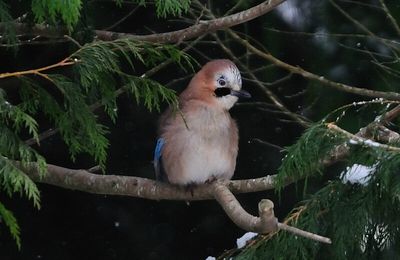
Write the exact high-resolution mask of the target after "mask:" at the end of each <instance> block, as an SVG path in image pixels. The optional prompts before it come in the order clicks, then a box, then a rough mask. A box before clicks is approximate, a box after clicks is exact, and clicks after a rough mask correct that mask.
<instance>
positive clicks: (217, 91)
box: [154, 59, 250, 186]
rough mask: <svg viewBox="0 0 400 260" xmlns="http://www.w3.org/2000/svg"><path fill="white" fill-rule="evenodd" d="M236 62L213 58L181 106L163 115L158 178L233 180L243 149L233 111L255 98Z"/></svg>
mask: <svg viewBox="0 0 400 260" xmlns="http://www.w3.org/2000/svg"><path fill="white" fill-rule="evenodd" d="M241 88H242V78H241V76H240V72H239V70H238V68H237V67H236V65H235V64H234V63H233V62H231V61H230V60H224V59H221V60H213V61H210V62H208V63H207V64H206V65H204V66H203V68H202V69H201V70H200V71H199V72H197V74H196V75H195V76H194V77H193V78H192V80H191V81H190V83H189V85H188V87H187V88H186V89H185V90H184V91H183V92H182V93H181V94H180V96H179V109H180V111H179V112H178V111H174V110H173V109H171V108H170V109H168V110H167V111H166V112H165V113H164V114H163V115H162V117H161V120H160V125H159V135H160V138H159V139H158V141H157V145H156V149H155V152H154V167H155V171H156V177H157V180H160V181H164V182H169V183H171V184H176V185H182V186H188V185H193V184H194V185H195V184H201V183H205V182H210V181H213V180H215V179H231V178H232V176H233V172H234V170H235V166H236V156H237V153H238V139H239V138H238V128H237V125H236V123H235V121H234V120H233V119H232V118H231V116H230V114H229V112H228V111H229V109H230V108H231V107H232V106H233V105H234V104H235V103H236V101H237V100H238V98H239V97H245V98H249V97H250V94H249V93H248V92H247V91H244V90H242V89H241Z"/></svg>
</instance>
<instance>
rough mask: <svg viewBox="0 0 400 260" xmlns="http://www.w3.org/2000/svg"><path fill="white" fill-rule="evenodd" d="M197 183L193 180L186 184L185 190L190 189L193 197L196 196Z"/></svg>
mask: <svg viewBox="0 0 400 260" xmlns="http://www.w3.org/2000/svg"><path fill="white" fill-rule="evenodd" d="M196 186H197V185H196V184H195V183H194V182H192V183H189V184H187V185H186V186H185V191H186V192H189V191H190V194H192V197H193V196H194V188H195V187H196Z"/></svg>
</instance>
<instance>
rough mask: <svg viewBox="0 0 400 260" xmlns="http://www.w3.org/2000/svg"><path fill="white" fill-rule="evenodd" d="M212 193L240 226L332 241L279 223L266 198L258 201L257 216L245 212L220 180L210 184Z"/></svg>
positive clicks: (265, 231) (319, 240) (264, 232)
mask: <svg viewBox="0 0 400 260" xmlns="http://www.w3.org/2000/svg"><path fill="white" fill-rule="evenodd" d="M212 189H213V194H214V197H215V199H216V200H217V201H218V203H219V204H220V205H221V206H222V208H223V209H224V211H225V213H226V214H227V215H228V216H229V218H230V219H231V220H232V221H233V222H234V223H235V224H236V225H237V226H238V227H240V228H242V229H244V230H246V231H251V232H256V233H260V234H268V233H271V232H276V231H278V230H285V231H288V232H291V233H293V234H295V235H298V236H302V237H305V238H308V239H312V240H315V241H318V242H322V243H327V244H331V243H332V241H331V240H330V239H329V238H327V237H323V236H320V235H317V234H313V233H310V232H307V231H304V230H301V229H298V228H295V227H291V226H288V225H286V224H283V223H279V222H278V220H277V218H276V217H275V215H274V204H273V202H272V201H270V200H268V199H263V200H261V201H260V202H259V203H258V214H259V217H256V216H253V215H251V214H249V213H247V212H246V211H245V210H244V209H243V207H242V206H241V205H240V203H239V201H237V199H236V198H235V196H234V195H233V194H232V192H231V191H230V190H229V189H228V188H227V187H226V185H225V184H223V183H222V182H220V181H216V182H214V183H213V184H212Z"/></svg>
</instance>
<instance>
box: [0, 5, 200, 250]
mask: <svg viewBox="0 0 400 260" xmlns="http://www.w3.org/2000/svg"><path fill="white" fill-rule="evenodd" d="M175 2H177V1H169V2H168V3H163V4H165V5H163V7H159V6H161V5H162V3H160V2H158V4H157V6H158V8H159V9H157V10H158V11H159V12H161V11H162V12H161V13H160V15H166V14H169V13H170V12H173V13H174V14H180V12H181V11H179V10H183V8H187V7H188V5H185V4H184V3H189V2H188V1H185V2H182V4H179V5H178V6H177V7H176V8H175V9H171V6H170V5H172V4H173V3H175ZM140 3H142V2H141V1H140ZM80 8H81V1H79V0H76V1H40V0H34V1H32V11H33V12H34V14H35V17H36V20H37V21H38V22H50V23H57V22H60V20H59V17H61V21H62V23H64V24H65V25H66V26H67V27H68V28H69V30H72V28H73V26H74V25H75V24H76V23H77V21H78V20H79V11H80ZM164 8H165V9H164ZM0 19H1V21H2V22H3V21H12V17H11V16H10V14H9V12H8V7H7V5H5V4H4V2H2V1H0ZM10 28H11V29H12V27H10ZM11 29H10V30H11ZM9 32H10V33H9V34H10V35H11V31H9ZM167 59H171V60H172V61H173V62H176V63H177V64H178V65H179V66H180V67H181V68H183V69H185V68H192V67H191V62H192V60H191V58H190V57H189V56H187V55H186V54H184V53H183V52H181V51H179V50H178V49H177V48H176V47H174V46H171V45H157V44H149V43H142V42H135V41H132V40H130V39H121V40H116V41H113V42H102V41H96V42H91V43H87V44H85V45H84V46H82V47H80V48H79V49H78V50H77V51H75V52H74V53H72V54H71V55H70V56H69V57H68V58H67V59H65V61H67V62H68V63H69V64H70V65H72V69H71V70H70V71H68V73H66V74H65V75H64V74H57V73H49V72H48V71H42V72H40V73H37V74H36V75H37V76H39V77H37V76H33V75H24V76H19V77H18V80H19V82H20V86H19V89H18V93H19V98H20V103H18V104H16V105H13V104H11V102H10V100H9V99H8V98H7V95H6V93H5V92H4V91H3V90H2V89H0V131H1V133H2V134H1V135H0V190H2V191H4V192H5V193H6V194H8V195H9V196H13V195H14V194H15V193H19V194H21V195H23V196H25V197H27V198H29V199H31V200H32V201H33V204H34V206H35V207H37V208H39V207H40V193H39V190H38V188H37V186H36V185H35V184H34V183H33V182H32V181H31V179H30V178H29V177H28V176H27V175H26V174H25V173H24V171H23V169H24V166H28V165H29V166H32V163H35V164H34V167H38V168H39V171H40V174H45V172H46V162H45V159H44V158H43V157H42V156H40V155H39V154H38V153H37V152H36V151H35V150H34V149H33V148H31V147H30V146H28V145H27V144H26V143H25V142H24V141H22V137H24V138H26V137H27V136H28V137H30V138H31V139H32V140H34V141H35V142H36V143H39V139H40V138H39V133H38V122H37V121H36V120H35V117H36V116H37V115H39V114H40V115H44V116H45V117H46V118H47V119H48V120H49V121H50V122H51V123H52V124H53V125H54V128H57V129H58V130H59V133H60V136H61V138H62V139H63V140H64V142H65V144H66V145H67V146H68V149H69V152H70V155H71V158H72V159H73V160H74V159H75V158H76V156H77V155H79V154H81V153H86V154H89V155H90V156H92V158H93V159H94V160H95V161H96V162H97V163H98V164H99V165H100V167H102V168H104V167H105V162H106V157H107V148H108V145H109V142H108V139H107V136H106V135H107V133H108V131H107V127H106V126H104V125H103V124H101V123H100V122H99V120H98V118H97V116H96V114H95V113H94V110H95V109H97V108H99V107H104V111H105V112H106V113H107V115H108V116H109V117H110V118H111V120H112V121H114V122H115V119H116V117H117V112H118V109H117V103H116V98H117V96H118V95H119V94H120V93H122V92H123V91H127V92H128V93H130V94H132V95H133V96H134V98H135V100H136V101H137V103H138V104H139V103H141V102H142V103H143V104H144V106H145V107H146V108H147V109H148V110H150V111H152V110H157V111H159V110H160V103H161V102H167V103H169V104H171V105H173V106H174V107H176V104H177V99H176V95H175V92H174V91H173V90H170V89H168V88H166V87H164V86H163V85H161V84H160V83H158V82H156V81H154V80H151V79H149V78H146V77H144V76H142V77H139V76H137V75H135V72H136V67H141V68H143V67H153V66H156V65H157V64H159V63H161V62H163V61H165V60H167ZM126 65H128V67H127V66H126ZM43 79H44V80H45V81H44V80H43ZM117 86H118V87H120V89H119V90H117ZM121 86H122V87H121ZM121 90H123V91H121ZM0 217H1V219H2V220H3V222H4V224H5V225H6V226H7V227H8V228H9V230H10V233H11V234H12V236H13V237H14V239H15V241H16V243H17V245H18V247H20V245H21V242H20V238H19V227H18V225H17V222H16V219H15V218H14V216H13V215H12V213H11V212H10V211H8V210H7V209H6V208H5V206H4V205H3V204H0Z"/></svg>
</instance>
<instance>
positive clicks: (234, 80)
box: [203, 59, 242, 89]
mask: <svg viewBox="0 0 400 260" xmlns="http://www.w3.org/2000/svg"><path fill="white" fill-rule="evenodd" d="M203 70H205V72H206V74H208V75H209V76H210V77H211V78H213V79H214V80H216V79H218V78H219V77H220V76H224V77H225V78H226V79H227V80H228V82H229V83H230V84H231V85H233V86H232V87H234V88H239V89H240V88H241V87H242V77H241V76H240V71H239V69H238V68H237V67H236V65H235V64H234V63H233V62H232V61H230V60H227V59H220V60H213V61H210V62H208V63H207V64H206V65H204V67H203Z"/></svg>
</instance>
